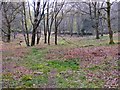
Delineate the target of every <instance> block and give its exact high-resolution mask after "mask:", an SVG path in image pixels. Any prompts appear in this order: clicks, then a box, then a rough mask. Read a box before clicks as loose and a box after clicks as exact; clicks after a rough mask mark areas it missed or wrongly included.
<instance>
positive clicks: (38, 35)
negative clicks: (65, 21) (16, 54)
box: [36, 29, 41, 44]
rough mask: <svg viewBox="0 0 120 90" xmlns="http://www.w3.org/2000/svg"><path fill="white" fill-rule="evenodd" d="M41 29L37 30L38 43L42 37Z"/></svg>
mask: <svg viewBox="0 0 120 90" xmlns="http://www.w3.org/2000/svg"><path fill="white" fill-rule="evenodd" d="M39 31H40V32H39ZM39 31H37V43H36V44H39V41H40V37H41V29H40V30H39Z"/></svg>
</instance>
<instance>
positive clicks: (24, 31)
mask: <svg viewBox="0 0 120 90" xmlns="http://www.w3.org/2000/svg"><path fill="white" fill-rule="evenodd" d="M22 5H23V13H22V14H23V15H22V18H23V20H22V27H23V35H24V38H25V42H26V45H27V46H30V40H29V31H28V24H27V15H26V8H25V2H22ZM24 27H25V28H24Z"/></svg>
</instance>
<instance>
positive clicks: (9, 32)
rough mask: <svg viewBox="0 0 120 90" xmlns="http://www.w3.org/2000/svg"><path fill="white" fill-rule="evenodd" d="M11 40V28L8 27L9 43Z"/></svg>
mask: <svg viewBox="0 0 120 90" xmlns="http://www.w3.org/2000/svg"><path fill="white" fill-rule="evenodd" d="M10 40H11V27H10V25H8V34H7V42H10Z"/></svg>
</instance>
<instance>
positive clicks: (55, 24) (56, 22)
mask: <svg viewBox="0 0 120 90" xmlns="http://www.w3.org/2000/svg"><path fill="white" fill-rule="evenodd" d="M56 19H57V17H55V45H57V29H58V27H57V20H56Z"/></svg>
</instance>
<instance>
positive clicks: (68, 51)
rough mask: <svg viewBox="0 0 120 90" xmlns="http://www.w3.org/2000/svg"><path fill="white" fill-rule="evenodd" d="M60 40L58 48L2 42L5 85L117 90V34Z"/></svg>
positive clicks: (12, 86) (3, 79)
mask: <svg viewBox="0 0 120 90" xmlns="http://www.w3.org/2000/svg"><path fill="white" fill-rule="evenodd" d="M114 41H115V44H113V45H109V44H108V43H109V37H108V35H104V36H103V37H100V39H99V40H96V39H95V38H94V37H91V36H89V37H88V36H87V37H70V36H66V37H59V40H58V45H54V41H51V42H52V44H51V45H47V44H43V39H42V38H41V43H40V44H39V45H37V46H35V47H25V45H24V44H22V46H20V45H19V44H18V42H19V40H16V41H14V42H11V43H9V44H8V43H2V45H1V46H2V47H1V48H0V52H2V72H3V73H2V81H3V82H2V86H3V87H10V88H26V87H31V88H38V87H40V88H41V87H42V88H118V87H119V85H118V80H119V79H118V78H119V75H120V72H119V71H118V69H120V67H119V66H118V65H119V64H120V60H119V55H120V53H119V52H118V45H119V44H118V42H120V41H118V34H114Z"/></svg>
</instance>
